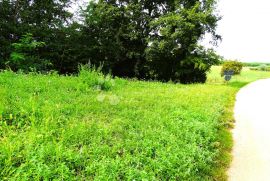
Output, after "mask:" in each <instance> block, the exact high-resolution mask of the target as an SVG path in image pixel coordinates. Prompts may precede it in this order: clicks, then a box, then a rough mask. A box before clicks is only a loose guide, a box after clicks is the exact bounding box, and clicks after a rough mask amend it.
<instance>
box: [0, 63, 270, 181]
mask: <svg viewBox="0 0 270 181" xmlns="http://www.w3.org/2000/svg"><path fill="white" fill-rule="evenodd" d="M215 69H216V70H213V71H212V73H211V74H210V75H209V83H207V84H204V85H202V84H194V85H181V84H163V83H159V82H144V81H127V80H123V79H116V80H114V81H115V82H116V83H115V86H113V85H111V84H112V83H111V81H107V83H108V85H109V86H108V88H102V90H106V91H97V90H96V89H95V86H97V85H102V84H100V82H99V81H98V79H99V78H100V77H101V78H102V79H103V80H104V79H106V76H104V75H101V73H100V72H98V71H97V72H96V71H95V70H94V71H92V70H91V71H89V70H88V69H86V70H84V69H83V70H82V71H81V72H80V75H79V76H77V77H75V76H59V75H56V74H52V75H41V74H15V73H12V72H2V73H0V84H1V87H0V95H1V98H2V99H1V100H0V111H1V114H2V115H3V117H2V119H1V121H0V167H1V170H0V180H29V179H32V180H53V179H55V180H225V179H226V176H225V169H224V168H226V167H227V166H228V163H229V161H230V155H229V152H230V149H231V144H232V141H231V134H230V133H229V132H228V129H229V128H230V126H231V121H232V112H231V111H232V107H233V102H234V97H235V94H236V92H237V91H238V90H239V88H240V87H241V86H243V84H238V86H235V85H234V84H233V83H234V81H235V79H233V80H232V82H231V83H229V84H225V83H223V80H221V81H219V80H220V79H214V77H215V76H214V75H213V74H215V73H216V74H217V77H218V78H220V75H219V71H220V68H215ZM249 73H252V78H251V77H250V78H249V79H246V80H245V79H244V78H243V77H242V76H243V74H244V73H243V74H242V75H241V77H238V82H239V81H240V82H241V81H243V80H245V81H244V82H248V81H251V80H255V79H257V78H261V76H260V75H259V74H260V72H255V71H254V72H248V70H247V72H246V74H249ZM92 76H93V77H92ZM268 76H269V75H268ZM265 77H266V75H265ZM110 79H111V78H110ZM110 79H107V80H110ZM111 80H112V79H111ZM210 80H215V82H213V81H212V82H211V81H210ZM105 82H106V81H105ZM103 83H104V82H103ZM82 85H84V88H83V89H82ZM112 86H113V88H112ZM11 114H12V115H16V121H12V122H11V124H10V122H9V120H10V117H9V116H10V115H11ZM14 117H15V116H14ZM19 122H21V126H18V124H19ZM6 123H7V124H6Z"/></svg>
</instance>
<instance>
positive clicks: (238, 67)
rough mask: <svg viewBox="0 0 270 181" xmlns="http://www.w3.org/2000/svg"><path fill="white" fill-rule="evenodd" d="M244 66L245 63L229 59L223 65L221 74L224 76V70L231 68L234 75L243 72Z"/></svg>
mask: <svg viewBox="0 0 270 181" xmlns="http://www.w3.org/2000/svg"><path fill="white" fill-rule="evenodd" d="M243 66H244V65H243V63H241V62H238V61H227V62H225V63H224V64H223V65H222V69H221V76H224V72H225V71H229V70H232V71H233V73H234V75H238V74H240V73H241V71H242V69H243Z"/></svg>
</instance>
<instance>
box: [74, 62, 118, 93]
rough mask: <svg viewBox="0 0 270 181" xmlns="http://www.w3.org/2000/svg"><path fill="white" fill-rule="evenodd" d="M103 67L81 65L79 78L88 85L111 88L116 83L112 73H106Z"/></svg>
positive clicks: (104, 88) (102, 88)
mask: <svg viewBox="0 0 270 181" xmlns="http://www.w3.org/2000/svg"><path fill="white" fill-rule="evenodd" d="M101 69H102V68H101V67H99V68H96V67H91V66H80V72H79V78H80V79H81V81H82V83H83V84H84V85H86V86H87V87H92V88H95V89H98V90H109V89H111V88H112V86H113V85H114V80H113V79H112V77H111V75H109V74H107V75H104V74H103V73H102V72H101Z"/></svg>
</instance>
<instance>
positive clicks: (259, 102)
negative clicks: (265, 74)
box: [229, 79, 270, 181]
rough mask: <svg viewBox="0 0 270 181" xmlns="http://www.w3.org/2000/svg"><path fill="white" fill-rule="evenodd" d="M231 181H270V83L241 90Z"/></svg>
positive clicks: (262, 82) (262, 81) (249, 86)
mask: <svg viewBox="0 0 270 181" xmlns="http://www.w3.org/2000/svg"><path fill="white" fill-rule="evenodd" d="M235 119H236V123H235V128H234V130H233V138H234V148H233V162H232V165H231V168H230V170H229V181H270V79H265V80H259V81H257V82H254V83H252V84H249V85H248V86H246V87H244V88H243V89H241V90H240V92H239V93H238V95H237V101H236V105H235Z"/></svg>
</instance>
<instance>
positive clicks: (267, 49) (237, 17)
mask: <svg viewBox="0 0 270 181" xmlns="http://www.w3.org/2000/svg"><path fill="white" fill-rule="evenodd" d="M218 4H219V6H218V9H219V14H220V15H222V16H223V19H222V20H221V21H220V22H219V27H218V31H217V32H218V33H219V34H220V35H221V36H222V38H223V41H222V42H221V44H220V45H219V47H218V48H217V52H218V53H219V54H221V55H222V56H224V57H225V58H227V59H238V60H241V61H247V62H256V61H257V62H270V0H256V1H255V0H219V3H218Z"/></svg>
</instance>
